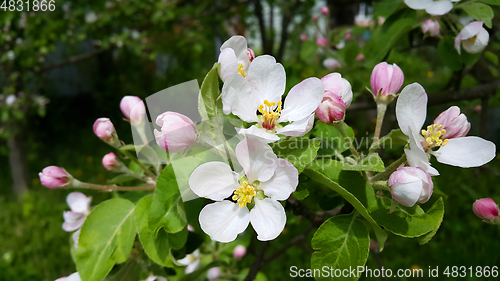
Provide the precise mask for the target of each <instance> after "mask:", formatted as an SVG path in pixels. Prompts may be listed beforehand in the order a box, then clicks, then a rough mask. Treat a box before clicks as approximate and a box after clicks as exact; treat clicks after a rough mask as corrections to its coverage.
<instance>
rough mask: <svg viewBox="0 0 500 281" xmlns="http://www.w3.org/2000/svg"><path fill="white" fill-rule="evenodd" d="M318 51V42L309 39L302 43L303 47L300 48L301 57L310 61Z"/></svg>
mask: <svg viewBox="0 0 500 281" xmlns="http://www.w3.org/2000/svg"><path fill="white" fill-rule="evenodd" d="M316 51H318V47H317V46H316V43H314V42H313V41H309V40H307V41H304V43H302V49H301V50H300V59H302V60H303V61H308V60H310V59H312V58H314V57H315V54H316Z"/></svg>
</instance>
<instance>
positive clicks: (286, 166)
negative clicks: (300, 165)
mask: <svg viewBox="0 0 500 281" xmlns="http://www.w3.org/2000/svg"><path fill="white" fill-rule="evenodd" d="M298 184H299V171H297V168H295V167H294V166H293V165H292V163H290V162H288V161H287V160H285V159H278V166H277V167H276V171H275V172H274V175H273V177H272V178H271V179H270V180H268V181H265V182H261V183H260V185H259V187H258V189H260V190H262V191H264V194H265V195H266V196H268V197H270V198H271V199H274V200H286V199H288V197H290V194H292V192H294V191H295V189H296V188H297V185H298Z"/></svg>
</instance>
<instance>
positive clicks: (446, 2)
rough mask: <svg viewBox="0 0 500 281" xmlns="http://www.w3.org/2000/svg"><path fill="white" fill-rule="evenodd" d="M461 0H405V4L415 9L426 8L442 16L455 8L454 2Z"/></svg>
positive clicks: (432, 13)
mask: <svg viewBox="0 0 500 281" xmlns="http://www.w3.org/2000/svg"><path fill="white" fill-rule="evenodd" d="M459 1H460V0H437V1H434V0H405V4H406V5H408V7H410V8H412V9H414V10H425V11H426V12H427V13H428V14H430V15H433V16H441V15H444V14H447V13H448V12H449V11H451V9H452V8H453V3H452V2H459Z"/></svg>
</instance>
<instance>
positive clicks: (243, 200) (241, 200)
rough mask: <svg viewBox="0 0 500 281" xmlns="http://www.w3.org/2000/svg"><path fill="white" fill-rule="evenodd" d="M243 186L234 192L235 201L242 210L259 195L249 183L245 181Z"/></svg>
mask: <svg viewBox="0 0 500 281" xmlns="http://www.w3.org/2000/svg"><path fill="white" fill-rule="evenodd" d="M241 184H242V185H241V186H240V187H239V188H238V189H236V191H234V195H233V198H232V199H233V200H234V201H237V202H238V204H239V205H240V208H243V207H246V205H247V204H248V203H251V202H252V199H253V198H254V197H255V196H256V195H257V192H256V191H255V187H253V185H251V184H249V183H248V182H247V181H243V182H242V183H241Z"/></svg>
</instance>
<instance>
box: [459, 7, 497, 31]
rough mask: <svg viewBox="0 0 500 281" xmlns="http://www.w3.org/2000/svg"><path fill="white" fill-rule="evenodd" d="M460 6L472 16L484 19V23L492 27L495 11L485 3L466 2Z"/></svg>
mask: <svg viewBox="0 0 500 281" xmlns="http://www.w3.org/2000/svg"><path fill="white" fill-rule="evenodd" d="M460 8H462V9H464V11H465V12H467V14H469V15H470V16H471V17H473V18H474V19H476V20H478V21H483V22H484V24H485V25H486V26H487V27H489V28H491V26H492V25H491V20H492V19H493V16H494V15H495V13H494V12H493V9H492V8H491V7H490V6H488V5H486V4H483V3H477V2H476V3H464V4H462V5H460Z"/></svg>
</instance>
